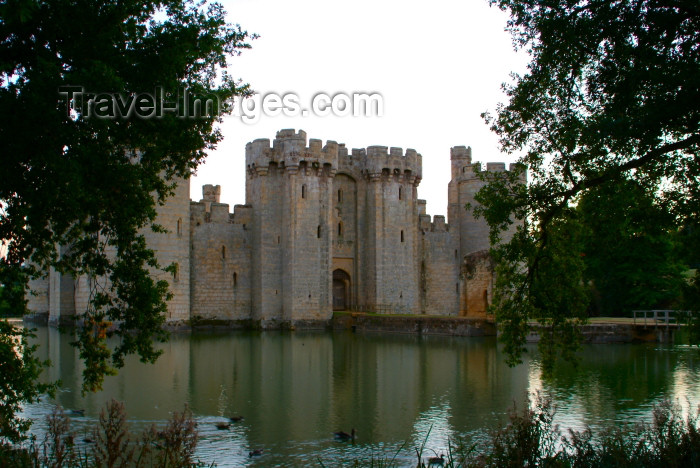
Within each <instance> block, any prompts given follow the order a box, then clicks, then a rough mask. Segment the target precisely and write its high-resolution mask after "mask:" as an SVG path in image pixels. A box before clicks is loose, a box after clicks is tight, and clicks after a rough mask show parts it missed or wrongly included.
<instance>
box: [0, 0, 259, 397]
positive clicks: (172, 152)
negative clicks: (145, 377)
mask: <svg viewBox="0 0 700 468" xmlns="http://www.w3.org/2000/svg"><path fill="white" fill-rule="evenodd" d="M251 38H252V36H250V35H249V34H248V33H247V32H246V31H243V30H242V29H241V28H240V27H239V26H238V25H231V24H227V23H226V19H225V12H224V10H223V8H222V6H221V5H220V4H217V3H211V4H206V3H205V2H197V3H195V2H194V1H193V0H162V1H134V0H119V1H102V2H96V1H92V0H51V1H43V0H4V1H1V2H0V154H1V155H2V163H1V169H0V239H5V240H6V241H8V252H7V257H6V258H5V259H2V261H1V262H0V269H2V270H3V271H4V273H3V274H2V277H4V278H7V277H17V275H18V273H17V271H18V270H20V269H23V271H24V273H26V274H28V275H36V274H37V273H38V272H39V271H42V270H44V271H45V270H46V269H47V268H48V267H49V266H52V267H54V268H56V270H58V271H59V272H62V273H69V274H72V275H75V276H77V275H87V276H88V277H90V278H103V279H105V281H103V282H102V284H103V286H104V289H102V290H96V291H94V295H93V300H92V304H91V306H90V310H88V311H85V312H86V313H85V315H84V318H85V325H86V326H85V327H84V328H82V331H81V332H80V335H79V339H78V341H77V345H78V347H79V348H80V354H81V356H82V358H83V359H84V360H85V361H86V364H87V366H86V369H85V373H84V388H85V389H87V390H94V389H98V388H100V385H101V382H102V378H103V376H104V374H105V373H112V372H113V371H114V368H115V367H119V366H121V365H122V364H123V358H124V356H125V355H127V354H130V353H138V354H139V355H140V357H141V359H142V360H144V361H153V360H155V359H156V357H157V356H158V352H157V351H156V349H155V348H154V347H153V341H152V339H153V338H155V339H156V340H163V339H165V338H166V335H165V333H164V332H163V331H162V330H161V325H162V322H163V320H164V318H163V317H164V316H163V314H162V312H163V311H164V310H165V301H166V300H167V298H168V288H167V283H166V282H164V281H155V280H153V279H152V278H151V276H150V275H149V269H152V268H166V267H167V265H157V262H156V259H155V257H154V254H153V252H152V251H150V250H149V249H148V248H147V246H146V244H145V241H144V237H143V229H144V228H146V227H147V226H149V225H150V224H151V223H152V222H153V220H154V217H155V207H156V204H158V203H163V202H164V200H165V199H166V197H167V196H168V195H169V194H170V193H171V192H172V190H173V188H174V183H175V180H176V179H177V178H178V177H185V178H186V177H188V176H189V174H190V172H191V171H192V170H193V169H194V168H196V167H197V165H198V164H199V163H200V162H201V161H202V160H203V158H204V156H205V151H206V150H208V149H211V148H213V147H214V146H215V145H216V143H217V142H218V141H219V140H220V139H221V134H220V133H219V131H218V130H217V129H216V123H217V121H218V120H219V118H220V116H221V115H223V114H225V113H226V112H228V110H229V109H230V106H228V105H227V103H229V102H230V99H232V98H233V97H234V96H240V95H245V94H247V93H249V90H248V87H247V85H243V84H241V83H240V82H239V81H237V80H235V79H233V78H232V77H231V75H230V74H228V73H227V66H228V65H229V62H230V58H231V56H233V55H236V54H238V53H239V52H240V51H241V50H242V49H245V48H248V47H249V44H248V43H247V41H248V40H249V39H251ZM78 92H84V94H78ZM149 96H150V97H149ZM71 98H73V99H72V100H71ZM139 98H143V99H145V101H144V102H140V101H139V102H136V103H134V100H135V99H139ZM91 99H92V102H91ZM149 99H150V100H149ZM204 99H209V100H210V101H211V102H212V103H214V104H213V106H210V107H206V106H200V107H196V106H195V103H196V101H197V100H200V101H204ZM100 103H101V104H100ZM161 103H162V104H163V107H170V108H171V109H172V108H175V109H176V110H175V111H172V110H171V111H167V110H166V111H161V112H160V115H158V113H157V112H156V113H154V112H151V113H150V114H149V110H151V109H152V108H153V107H154V106H156V107H157V106H158V105H160V104H161ZM119 105H121V106H122V107H121V108H119V107H117V106H119ZM135 106H140V107H135ZM187 106H189V110H186V108H187ZM134 109H136V110H134ZM155 229H156V230H158V229H162V228H159V227H158V226H155ZM59 245H60V246H64V247H65V251H64V252H61V253H59V251H58V249H57V246H59ZM10 271H14V273H10ZM3 296H4V297H5V299H7V298H8V297H14V296H13V295H7V294H3ZM15 296H16V295H15ZM4 307H7V305H4ZM14 307H17V308H21V307H23V304H21V303H15V304H14ZM108 322H113V323H115V324H117V327H116V329H115V330H110V331H108V332H106V324H107V323H108ZM0 333H3V334H4V336H12V335H13V334H16V330H13V329H5V328H3V329H2V330H0ZM112 335H116V337H117V340H116V343H117V345H116V347H115V348H110V347H108V346H107V344H106V338H109V337H110V336H112ZM29 371H33V368H32V369H29V370H28V372H29ZM6 376H7V374H6V373H5V372H2V373H0V380H2V382H0V388H2V389H3V391H2V392H3V393H2V401H3V402H5V401H6V400H5V395H6V393H5V392H6V390H5V389H6V388H7V387H6V386H5V379H6ZM27 378H29V379H31V378H33V375H28V376H27ZM8 385H9V386H10V387H12V386H13V385H14V384H12V383H9V384H8ZM2 404H5V403H2Z"/></svg>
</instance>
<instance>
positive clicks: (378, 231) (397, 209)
mask: <svg viewBox="0 0 700 468" xmlns="http://www.w3.org/2000/svg"><path fill="white" fill-rule="evenodd" d="M353 152H354V151H353ZM421 159H422V158H421V156H420V155H419V154H418V153H416V151H415V150H412V149H408V150H406V153H405V154H404V153H403V151H402V149H401V148H391V149H390V150H387V147H386V146H370V147H368V148H367V150H366V154H365V164H364V165H365V169H364V173H365V177H366V181H367V182H366V184H367V185H366V187H367V188H366V190H367V195H366V207H365V210H364V213H365V214H366V221H365V226H366V235H365V246H364V249H363V251H364V255H365V258H364V261H363V263H364V265H365V267H366V268H365V269H364V274H365V275H366V276H365V278H364V281H363V283H364V284H365V298H364V300H365V301H366V304H364V305H366V306H367V307H368V308H370V309H376V310H379V311H387V312H389V311H390V312H394V313H419V312H420V305H421V301H420V295H419V289H418V283H419V275H420V273H419V269H418V266H419V262H418V261H417V258H418V256H419V255H418V253H419V248H420V245H419V242H418V235H419V234H418V222H417V219H418V218H417V212H418V211H417V210H418V206H417V204H418V200H417V187H418V184H419V183H420V180H421V176H422V166H421ZM361 305H362V304H361Z"/></svg>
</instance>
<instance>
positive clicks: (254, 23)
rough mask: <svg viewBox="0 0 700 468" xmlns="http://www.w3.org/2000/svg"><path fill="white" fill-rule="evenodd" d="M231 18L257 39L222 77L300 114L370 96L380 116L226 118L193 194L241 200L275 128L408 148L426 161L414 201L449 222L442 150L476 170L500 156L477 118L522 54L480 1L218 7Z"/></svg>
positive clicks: (263, 1)
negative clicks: (215, 188) (250, 146)
mask: <svg viewBox="0 0 700 468" xmlns="http://www.w3.org/2000/svg"><path fill="white" fill-rule="evenodd" d="M222 3H223V4H224V6H225V8H226V10H227V12H228V17H229V21H230V22H233V23H239V24H240V25H241V26H242V28H243V29H246V30H248V32H255V33H257V34H259V35H260V36H261V37H260V38H259V39H257V40H255V41H253V42H252V46H253V48H252V49H250V50H246V51H244V52H243V54H242V55H241V56H240V57H235V58H233V59H232V60H231V64H232V66H231V67H230V73H231V74H232V75H233V76H234V77H240V78H242V79H243V80H244V81H245V82H248V83H250V84H251V86H252V88H253V89H254V90H255V91H259V92H261V93H262V94H265V93H270V92H274V93H277V94H284V93H287V92H293V93H295V94H297V95H298V96H299V99H300V102H301V105H302V107H309V105H308V103H309V102H310V101H311V99H312V97H313V96H314V95H316V94H317V93H319V92H325V93H327V94H329V95H335V94H336V93H339V92H344V93H348V94H350V93H353V92H377V93H379V94H381V95H382V97H383V99H384V115H383V116H382V117H377V116H374V117H351V116H350V117H335V116H327V117H316V116H308V117H301V116H299V117H286V116H277V117H266V116H262V117H261V118H260V119H259V120H258V122H257V123H254V124H248V123H244V122H243V121H242V119H241V118H240V117H227V118H226V119H225V121H224V124H223V125H222V131H223V134H224V137H225V138H224V141H223V142H221V143H220V144H219V147H218V148H217V150H216V151H214V152H212V153H211V154H210V155H209V157H208V158H207V160H206V162H205V163H204V164H203V165H202V166H200V167H199V169H198V171H197V174H196V175H195V176H194V178H193V179H192V182H191V197H192V199H194V200H199V199H200V198H201V194H202V192H201V186H202V185H203V184H208V183H211V184H219V185H221V186H222V187H221V201H222V202H224V203H229V204H230V205H231V210H233V205H234V204H243V203H245V171H244V167H245V144H246V143H247V142H249V141H252V140H255V139H257V138H269V139H270V140H272V139H274V137H275V133H276V132H277V131H278V130H280V129H283V128H294V129H297V130H298V129H303V130H305V131H306V133H307V136H308V138H318V139H321V140H323V141H324V144H325V142H326V141H327V140H334V141H337V142H338V143H345V144H346V146H347V147H348V148H365V147H367V146H371V145H382V146H397V147H401V148H403V149H404V150H405V149H406V148H414V149H415V150H417V151H418V152H419V153H421V154H422V155H423V180H422V181H421V183H420V185H419V187H418V196H419V198H422V199H426V200H427V202H428V208H427V211H428V213H429V214H432V215H436V214H446V211H447V183H448V182H449V179H450V148H451V147H452V146H458V145H465V146H471V147H472V151H473V158H474V160H475V161H482V162H486V161H504V162H506V163H509V162H512V161H513V160H514V157H513V156H509V155H505V154H501V153H500V152H499V150H498V145H497V139H496V136H495V135H494V134H493V133H491V132H490V131H489V129H488V127H487V126H486V124H485V123H484V121H483V119H482V118H481V117H480V114H481V113H482V112H484V111H487V110H489V111H494V110H495V108H496V105H497V103H498V102H501V101H504V100H505V97H504V95H503V93H502V92H501V89H500V86H501V83H503V82H504V81H509V80H510V78H509V74H510V72H512V71H518V72H523V71H524V70H525V64H526V62H527V57H526V56H525V54H523V53H517V54H516V52H514V50H513V46H512V42H511V37H510V35H509V34H508V33H506V32H504V28H505V25H506V21H507V15H506V14H504V13H503V12H501V11H499V10H498V9H496V8H493V7H489V5H488V2H487V0H461V1H452V0H449V1H448V0H434V1H432V2H430V3H428V2H417V1H410V0H403V1H396V0H381V1H368V0H354V1H352V2H340V1H332V0H325V1H320V0H297V1H294V2H290V1H289V0H223V2H222Z"/></svg>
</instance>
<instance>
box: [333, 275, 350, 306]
mask: <svg viewBox="0 0 700 468" xmlns="http://www.w3.org/2000/svg"><path fill="white" fill-rule="evenodd" d="M348 307H350V275H348V274H347V273H346V272H345V271H344V270H341V269H340V268H338V269H337V270H334V271H333V310H345V309H347V308H348Z"/></svg>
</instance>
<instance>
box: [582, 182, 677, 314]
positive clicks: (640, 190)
mask: <svg viewBox="0 0 700 468" xmlns="http://www.w3.org/2000/svg"><path fill="white" fill-rule="evenodd" d="M578 212H579V213H580V216H581V222H582V224H583V225H584V229H585V241H584V243H585V246H584V253H585V258H584V263H585V275H584V277H585V279H586V281H587V282H588V283H589V284H591V286H592V287H593V289H594V291H595V296H596V298H595V304H594V309H595V311H596V312H597V314H598V315H603V316H628V315H629V313H630V311H632V310H634V309H654V308H657V309H658V308H669V306H671V305H672V304H673V302H674V301H676V300H677V299H678V298H679V297H680V296H681V288H682V286H683V283H684V279H683V275H682V273H683V271H684V270H685V268H686V267H685V266H684V265H682V264H681V261H680V258H679V252H678V250H679V249H678V248H677V246H676V238H677V236H675V235H674V234H675V229H676V228H675V225H674V220H673V217H672V216H671V215H670V214H669V213H668V212H667V211H665V209H664V208H663V207H660V206H658V205H657V204H655V202H654V197H653V194H651V193H649V192H648V190H647V189H645V188H644V187H642V186H641V185H639V184H638V183H637V182H635V181H632V180H628V179H621V180H620V181H619V182H618V183H616V184H605V185H601V186H598V187H596V188H594V189H591V190H590V191H588V192H586V193H585V194H584V195H583V196H582V197H581V201H580V203H579V204H578Z"/></svg>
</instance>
